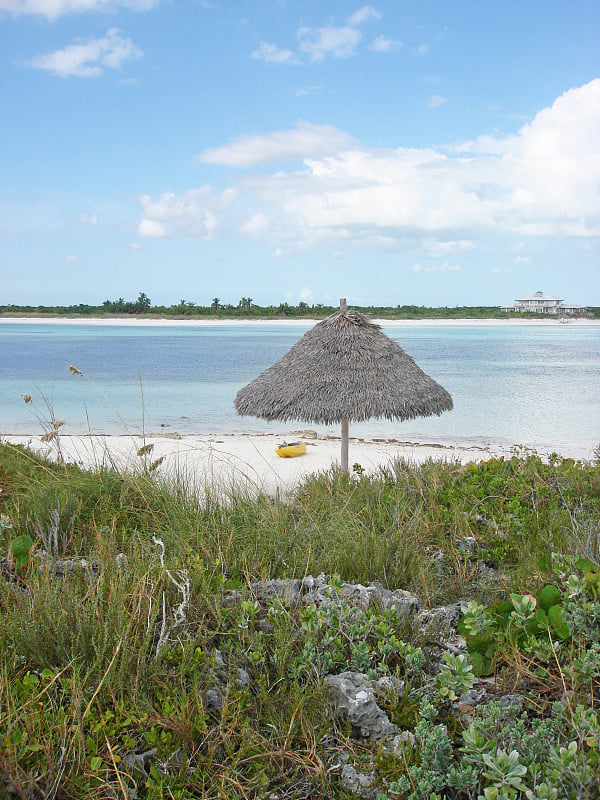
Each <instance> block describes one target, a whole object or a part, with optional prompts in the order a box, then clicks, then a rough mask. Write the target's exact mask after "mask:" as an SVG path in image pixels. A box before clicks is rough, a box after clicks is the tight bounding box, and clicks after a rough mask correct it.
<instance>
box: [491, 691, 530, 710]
mask: <svg viewBox="0 0 600 800" xmlns="http://www.w3.org/2000/svg"><path fill="white" fill-rule="evenodd" d="M496 702H497V703H498V705H499V706H500V708H503V709H505V710H506V711H508V710H510V711H513V712H514V713H521V711H522V710H523V704H524V701H523V698H522V697H521V695H518V694H504V695H502V697H498V698H496Z"/></svg>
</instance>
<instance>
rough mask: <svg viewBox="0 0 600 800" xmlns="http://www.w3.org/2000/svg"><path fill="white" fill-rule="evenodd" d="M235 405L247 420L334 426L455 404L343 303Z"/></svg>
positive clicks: (427, 413) (418, 413)
mask: <svg viewBox="0 0 600 800" xmlns="http://www.w3.org/2000/svg"><path fill="white" fill-rule="evenodd" d="M234 405H235V409H236V411H237V412H238V414H241V415H243V416H244V415H250V416H254V417H261V418H263V419H268V420H281V421H288V420H304V421H307V422H314V423H324V424H332V423H336V422H344V421H354V422H361V421H364V420H367V419H371V418H373V417H385V418H387V419H390V420H392V419H399V420H406V419H413V418H414V417H427V416H431V415H433V414H438V415H439V414H441V413H442V412H443V411H448V410H450V409H451V408H452V397H451V396H450V394H449V393H448V392H447V391H446V390H445V389H444V388H443V387H442V386H440V385H439V384H438V383H436V381H434V380H433V379H432V378H430V377H429V376H428V375H426V374H425V373H424V372H423V370H422V369H420V367H418V366H417V365H416V364H415V362H414V360H413V359H412V358H411V357H410V356H409V355H407V354H406V353H405V352H404V350H403V349H402V348H401V347H400V346H399V345H398V344H397V343H396V342H394V341H393V340H392V339H390V338H388V337H387V336H386V335H385V334H384V333H383V332H382V330H381V328H380V326H379V325H376V324H374V323H373V322H370V321H369V320H368V319H367V318H366V317H365V316H364V315H363V314H359V313H358V312H357V311H351V310H350V311H349V310H346V308H345V301H344V302H343V305H342V308H341V309H340V310H339V311H336V312H335V313H334V314H332V315H331V316H329V317H327V318H326V319H324V320H323V321H322V322H319V323H318V324H317V325H315V326H314V328H312V329H311V330H309V331H308V332H307V333H305V334H304V336H303V337H302V338H301V339H300V340H299V341H298V342H296V344H295V345H293V347H292V348H291V349H290V350H289V351H288V352H287V353H286V354H285V355H284V356H283V358H281V359H280V360H279V361H277V362H276V363H275V364H273V366H271V367H269V368H268V369H266V370H265V371H264V372H263V373H262V374H261V375H259V376H258V377H257V378H255V379H254V380H253V381H252V382H251V383H249V384H248V385H247V386H245V387H244V388H243V389H240V391H239V392H238V394H237V396H236V398H235V403H234Z"/></svg>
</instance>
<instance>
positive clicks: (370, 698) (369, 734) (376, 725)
mask: <svg viewBox="0 0 600 800" xmlns="http://www.w3.org/2000/svg"><path fill="white" fill-rule="evenodd" d="M325 683H326V684H327V685H328V686H330V687H331V690H332V693H333V697H334V703H335V709H336V714H337V715H338V716H341V717H343V718H344V719H347V720H348V722H350V724H351V725H352V728H353V729H354V731H355V733H356V735H357V736H358V737H360V738H362V739H368V740H369V741H376V740H380V739H390V738H392V737H393V736H395V735H396V733H398V728H397V727H396V726H395V725H394V724H393V723H392V722H390V720H389V719H388V716H387V714H386V713H385V712H384V711H383V710H382V709H381V708H379V706H378V705H377V703H376V702H375V692H374V691H373V687H372V685H371V682H370V681H369V679H368V678H367V676H366V675H364V674H363V673H361V672H342V673H341V674H340V675H328V676H327V677H326V678H325Z"/></svg>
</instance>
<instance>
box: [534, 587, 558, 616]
mask: <svg viewBox="0 0 600 800" xmlns="http://www.w3.org/2000/svg"><path fill="white" fill-rule="evenodd" d="M561 597H562V594H561V591H560V589H559V588H558V587H557V586H554V584H552V583H550V584H548V586H544V588H543V589H541V590H540V591H539V592H538V593H537V595H536V599H537V601H538V603H539V604H540V606H541V607H542V608H543V609H544V611H548V609H549V608H550V606H555V605H557V604H558V601H559V600H560V598H561Z"/></svg>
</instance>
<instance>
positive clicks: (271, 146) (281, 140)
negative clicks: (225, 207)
mask: <svg viewBox="0 0 600 800" xmlns="http://www.w3.org/2000/svg"><path fill="white" fill-rule="evenodd" d="M355 146H356V143H355V142H354V140H353V139H352V138H351V137H350V136H348V134H346V133H344V132H343V131H340V130H339V129H338V128H334V127H333V126H332V125H312V124H311V123H310V122H302V121H300V122H298V124H297V125H296V127H295V128H290V129H288V130H284V131H273V133H267V134H255V135H251V136H238V137H237V138H235V139H232V141H231V142H229V143H228V144H226V145H224V146H223V147H214V148H210V149H208V150H205V151H204V152H203V153H200V155H199V156H197V159H198V161H200V162H202V163H203V164H222V165H224V166H228V167H252V166H256V165H258V164H268V163H270V162H274V161H284V160H289V159H296V158H318V157H322V156H325V155H329V154H333V153H336V152H339V151H340V150H342V149H345V148H350V147H355Z"/></svg>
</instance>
